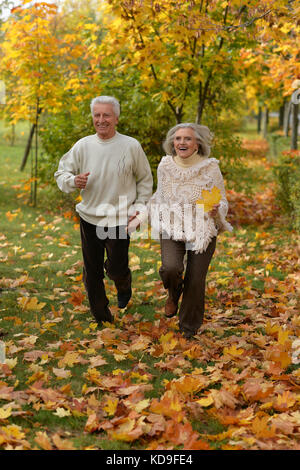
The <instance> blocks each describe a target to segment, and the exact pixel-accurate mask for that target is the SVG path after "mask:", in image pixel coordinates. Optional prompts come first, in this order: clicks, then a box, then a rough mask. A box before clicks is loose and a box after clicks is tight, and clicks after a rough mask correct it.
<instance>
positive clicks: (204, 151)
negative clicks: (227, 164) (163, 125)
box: [163, 122, 213, 157]
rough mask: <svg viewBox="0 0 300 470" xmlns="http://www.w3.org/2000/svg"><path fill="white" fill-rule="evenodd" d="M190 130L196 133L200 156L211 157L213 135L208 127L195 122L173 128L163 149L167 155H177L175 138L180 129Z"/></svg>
mask: <svg viewBox="0 0 300 470" xmlns="http://www.w3.org/2000/svg"><path fill="white" fill-rule="evenodd" d="M185 128H189V129H192V130H193V131H194V133H195V137H196V139H197V143H198V145H199V148H198V154H199V155H201V156H202V157H209V155H210V149H211V146H212V140H213V134H212V133H211V132H210V130H209V128H208V127H207V126H202V125H201V124H196V123H193V122H183V123H181V124H177V125H176V126H174V127H172V128H171V129H170V130H169V132H168V133H167V136H166V140H165V141H164V143H163V149H164V150H165V152H166V154H167V155H176V152H175V148H174V136H175V133H176V131H178V130H179V129H185Z"/></svg>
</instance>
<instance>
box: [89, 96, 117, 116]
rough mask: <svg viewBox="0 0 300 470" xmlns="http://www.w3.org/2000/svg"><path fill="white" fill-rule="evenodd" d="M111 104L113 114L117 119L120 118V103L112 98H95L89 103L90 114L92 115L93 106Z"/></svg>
mask: <svg viewBox="0 0 300 470" xmlns="http://www.w3.org/2000/svg"><path fill="white" fill-rule="evenodd" d="M98 103H99V104H111V105H112V107H113V110H114V113H115V115H116V116H117V117H119V116H120V103H119V101H118V100H117V99H116V98H115V97H114V96H104V95H103V96H97V97H96V98H93V99H92V101H91V113H92V116H93V115H94V111H93V110H94V106H95V104H98Z"/></svg>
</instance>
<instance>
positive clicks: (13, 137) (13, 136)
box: [10, 124, 16, 147]
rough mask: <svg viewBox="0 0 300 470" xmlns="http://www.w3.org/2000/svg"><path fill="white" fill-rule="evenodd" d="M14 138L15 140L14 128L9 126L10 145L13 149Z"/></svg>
mask: <svg viewBox="0 0 300 470" xmlns="http://www.w3.org/2000/svg"><path fill="white" fill-rule="evenodd" d="M15 138H16V126H15V125H14V124H12V126H11V139H10V145H11V146H12V147H13V146H14V145H15Z"/></svg>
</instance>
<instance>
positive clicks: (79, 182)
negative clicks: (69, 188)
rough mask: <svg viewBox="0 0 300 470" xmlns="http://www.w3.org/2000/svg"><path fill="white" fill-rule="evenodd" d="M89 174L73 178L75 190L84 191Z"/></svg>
mask: <svg viewBox="0 0 300 470" xmlns="http://www.w3.org/2000/svg"><path fill="white" fill-rule="evenodd" d="M89 174H90V173H81V174H80V175H77V176H75V178H74V183H75V186H76V188H79V189H85V187H86V184H87V180H88V176H89Z"/></svg>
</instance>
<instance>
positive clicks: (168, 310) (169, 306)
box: [165, 297, 178, 318]
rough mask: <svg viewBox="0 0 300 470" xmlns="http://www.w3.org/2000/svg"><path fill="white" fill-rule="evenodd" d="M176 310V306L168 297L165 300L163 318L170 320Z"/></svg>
mask: <svg viewBox="0 0 300 470" xmlns="http://www.w3.org/2000/svg"><path fill="white" fill-rule="evenodd" d="M177 309H178V304H177V303H175V302H174V301H173V300H172V299H171V298H170V297H168V298H167V301H166V305H165V316H166V317H167V318H172V317H174V315H176V313H177Z"/></svg>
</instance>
